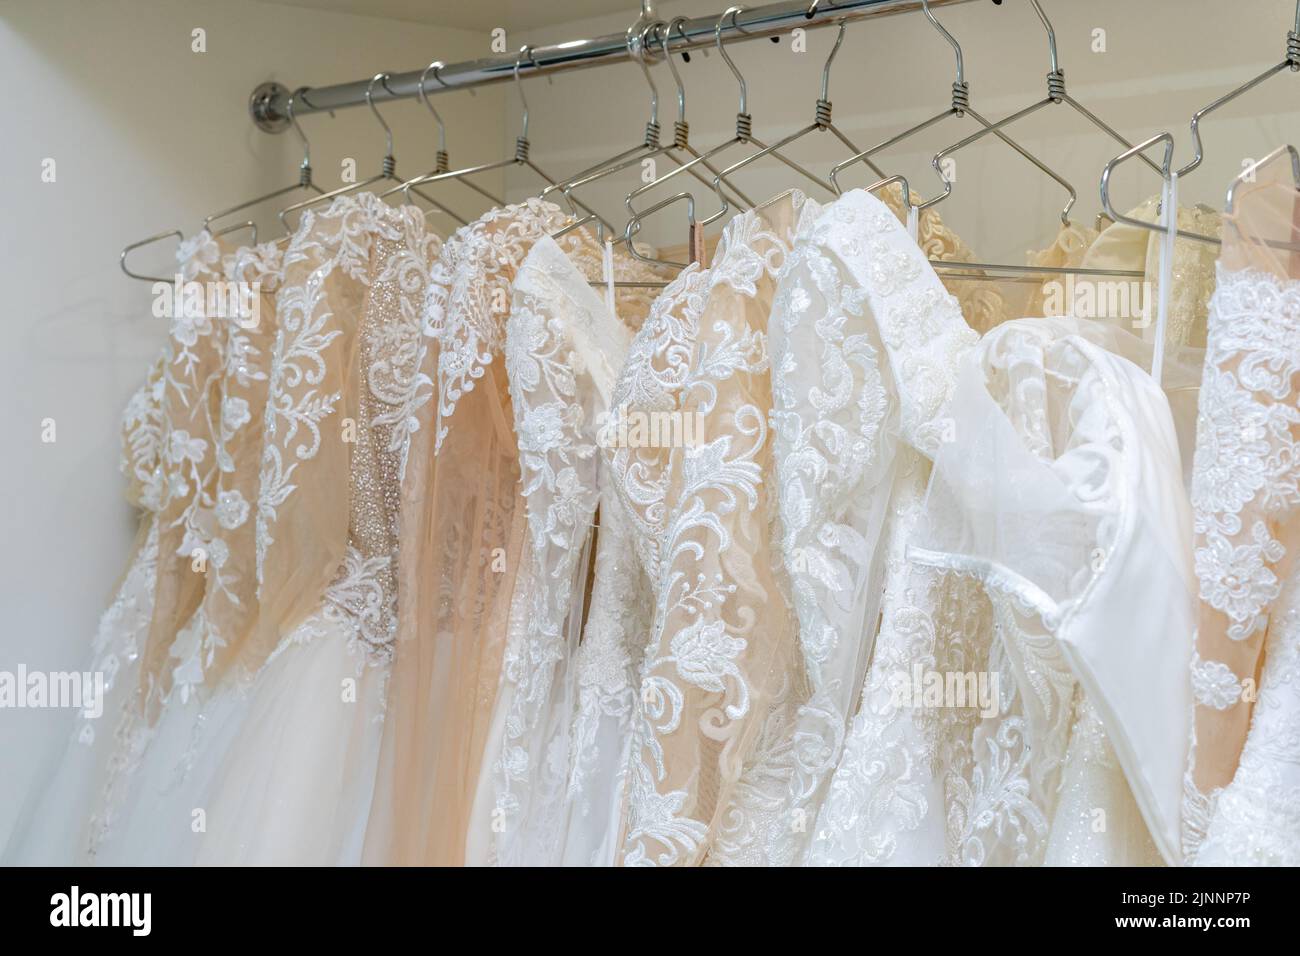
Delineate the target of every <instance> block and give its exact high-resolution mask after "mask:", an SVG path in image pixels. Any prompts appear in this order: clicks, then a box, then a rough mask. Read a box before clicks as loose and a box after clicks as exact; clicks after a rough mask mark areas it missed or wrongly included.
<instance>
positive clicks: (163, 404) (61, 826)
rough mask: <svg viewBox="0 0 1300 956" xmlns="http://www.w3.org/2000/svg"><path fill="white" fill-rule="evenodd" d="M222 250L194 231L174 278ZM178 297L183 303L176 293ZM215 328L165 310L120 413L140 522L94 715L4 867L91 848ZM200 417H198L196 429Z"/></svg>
mask: <svg viewBox="0 0 1300 956" xmlns="http://www.w3.org/2000/svg"><path fill="white" fill-rule="evenodd" d="M222 252H223V250H222V247H221V246H220V245H219V243H218V242H217V240H215V239H213V237H212V236H211V235H210V234H209V233H207V232H200V233H197V234H196V235H194V236H193V237H191V238H190V239H188V240H186V241H184V242H182V243H181V245H180V247H179V248H178V249H177V272H178V274H179V275H181V276H182V279H183V281H185V282H192V281H203V280H205V279H208V278H212V277H214V275H218V274H219V272H220V260H221V257H222ZM214 269H216V270H217V271H216V272H214V271H213V270H214ZM179 299H180V301H181V302H182V303H183V302H184V297H183V294H182V295H181V296H180V297H179ZM175 301H177V297H175V296H174V297H173V302H175ZM222 332H224V326H223V325H222V324H221V323H219V322H218V323H214V322H212V321H210V320H209V319H208V318H207V317H206V316H205V315H202V314H200V313H199V311H198V310H192V309H182V310H180V311H179V312H176V313H175V314H173V315H172V316H171V321H170V326H169V332H168V338H167V342H166V344H165V345H164V348H163V351H162V353H161V354H160V355H159V356H158V357H157V359H155V361H154V363H153V365H152V366H151V368H150V370H149V372H148V374H147V375H146V377H145V381H144V382H143V383H142V384H141V386H140V388H139V389H137V390H136V392H135V394H134V395H133V396H132V397H131V400H130V401H129V402H128V403H127V406H126V409H125V410H124V412H123V415H122V460H121V469H122V473H123V475H124V476H125V477H126V479H127V488H126V497H127V500H128V501H130V502H131V504H132V505H134V506H135V507H136V508H138V509H139V510H140V512H141V516H140V525H139V528H138V530H137V533H136V538H135V541H134V544H133V546H132V551H131V556H130V558H129V560H128V563H127V569H126V572H125V574H124V575H123V577H122V580H121V582H120V583H119V585H118V588H117V592H116V595H115V596H114V598H113V600H112V602H111V603H110V604H109V606H108V609H107V610H106V611H105V612H104V614H103V615H102V616H101V618H100V621H99V626H98V629H97V630H96V633H95V635H94V637H93V639H92V641H91V666H90V670H91V672H92V673H102V674H103V675H104V693H103V697H102V698H101V700H100V701H99V702H98V703H99V711H100V714H101V716H100V717H99V718H96V719H91V718H88V717H85V716H79V717H78V719H77V721H76V725H75V727H74V731H73V733H72V735H71V737H70V739H69V740H68V741H67V744H66V747H65V751H64V753H63V755H62V757H61V758H60V759H59V760H58V762H57V763H56V765H55V770H54V772H53V773H52V775H51V776H50V778H49V779H48V780H47V781H45V782H44V783H42V784H40V785H36V786H33V788H32V791H31V795H30V797H29V799H28V800H27V802H26V804H25V806H24V809H23V811H22V813H21V815H20V816H19V819H18V825H17V826H16V827H15V828H14V829H13V831H12V837H11V840H10V842H9V844H8V845H7V846H6V848H5V852H4V855H3V856H4V862H5V863H6V864H12V863H19V864H43V865H49V864H55V863H57V864H64V865H68V864H72V863H74V862H82V861H84V860H85V859H86V854H87V847H88V846H93V845H94V842H95V836H94V831H95V829H96V827H97V825H99V824H98V821H94V822H92V821H91V817H92V814H94V813H95V810H96V800H97V798H98V797H99V796H100V787H101V786H102V785H103V783H104V782H105V781H106V780H108V779H109V778H110V774H111V772H112V769H111V768H112V767H113V765H114V764H115V763H117V762H119V761H121V759H122V756H121V755H120V753H118V749H117V746H116V741H117V740H118V739H125V738H126V737H127V736H129V734H130V732H131V730H132V729H133V728H134V727H135V726H136V724H137V723H138V722H139V721H140V719H141V711H142V707H141V700H140V698H141V692H140V689H139V688H140V683H141V663H140V662H141V655H142V652H143V651H144V648H145V646H146V643H147V641H148V637H149V632H150V624H151V622H152V621H153V618H154V606H155V596H156V592H157V589H158V578H157V574H158V566H159V538H160V526H161V523H162V522H161V512H162V510H163V508H164V505H171V506H172V507H173V511H184V504H183V503H182V502H183V500H184V499H186V498H187V497H189V496H197V495H198V494H199V493H200V492H201V488H200V487H198V486H197V485H196V483H194V482H191V481H187V480H186V476H185V474H184V473H183V472H181V470H180V467H181V466H184V465H190V466H195V467H197V466H198V465H199V464H200V462H201V461H202V460H203V459H204V458H206V456H207V450H208V444H207V443H206V442H204V443H203V444H200V443H199V442H195V441H193V440H192V437H191V436H190V435H189V433H188V431H186V430H185V429H184V428H183V427H182V425H183V423H184V421H183V417H184V419H185V420H187V419H188V417H189V416H188V412H189V411H190V408H191V406H190V405H189V404H187V400H189V399H193V398H194V397H195V396H197V395H198V394H199V393H200V392H201V391H203V390H204V389H205V388H206V387H207V386H208V385H209V384H210V383H211V375H212V372H213V363H214V362H215V360H216V359H217V357H218V355H219V352H218V348H219V346H217V345H216V344H214V343H211V342H209V341H208V340H209V339H210V338H215V337H216V336H217V335H218V334H220V333H222ZM200 340H203V344H202V347H200V344H199V343H200ZM197 355H201V356H203V357H204V359H205V361H203V362H200V361H199V360H198V358H197ZM196 404H197V403H196ZM206 421H207V420H206V418H203V417H200V418H199V419H198V422H199V424H201V425H206ZM173 436H174V437H173ZM200 441H202V439H200ZM196 459H197V460H196Z"/></svg>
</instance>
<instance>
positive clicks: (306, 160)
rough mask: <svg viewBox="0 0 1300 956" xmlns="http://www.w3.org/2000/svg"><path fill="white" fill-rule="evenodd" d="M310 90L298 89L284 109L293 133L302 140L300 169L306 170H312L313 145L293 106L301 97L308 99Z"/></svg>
mask: <svg viewBox="0 0 1300 956" xmlns="http://www.w3.org/2000/svg"><path fill="white" fill-rule="evenodd" d="M308 89H309V87H306V86H300V87H298V89H296V90H294V91H293V92H292V93H290V94H289V102H288V103H287V104H286V105H285V108H284V111H285V113H286V114H288V116H289V125H290V126H292V127H293V131H294V132H295V133H297V134H298V138H299V139H300V140H302V162H301V163H299V168H300V169H306V170H310V169H311V143H309V142H307V134H306V133H304V132H303V131H302V127H301V126H299V125H298V117H296V116H294V115H293V104H294V100H296V99H297V98H298V97H300V96H301V97H302V98H303V99H304V100H305V99H307V90H308Z"/></svg>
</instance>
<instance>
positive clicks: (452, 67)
mask: <svg viewBox="0 0 1300 956" xmlns="http://www.w3.org/2000/svg"><path fill="white" fill-rule="evenodd" d="M969 2H971V0H930V6H931V8H932V9H935V8H940V7H946V6H954V5H956V4H961V3H969ZM812 8H813V3H812V0H788V2H784V3H769V4H764V5H762V6H755V7H749V8H747V9H745V10H742V11H741V12H740V13H738V14H736V16H735V17H734V19H733V18H732V17H728V18H727V21H726V23H724V24H723V27H722V38H723V40H724V41H726V42H728V43H731V42H734V41H736V40H743V39H756V38H759V37H770V36H775V35H777V34H780V33H785V32H786V31H788V30H791V29H794V28H795V27H804V28H808V27H820V26H826V25H828V24H834V23H838V22H839V21H841V20H845V21H852V20H866V19H871V18H873V17H883V16H890V15H893V14H898V13H910V12H912V11H915V10H920V9H921V3H920V0H841V2H839V3H832V2H828V0H823V2H822V3H819V4H817V5H816V9H814V10H813V12H812V15H811V16H809V10H810V9H812ZM722 15H723V14H722V12H719V13H716V14H712V15H710V16H704V17H692V18H691V19H689V20H687V21H686V22H685V23H684V24H683V25H682V26H683V32H684V34H685V38H683V37H682V34H680V33H678V32H677V31H674V32H673V36H672V49H673V52H674V53H677V52H679V51H682V50H694V49H699V48H702V47H707V46H711V45H712V44H713V41H714V30H715V28H716V27H717V25H718V19H719V18H720V17H721V16H722ZM646 54H647V55H648V56H649V57H652V58H653V57H654V56H655V55H656V54H655V51H654V50H653V49H651V45H650V44H647V49H646ZM631 59H632V54H631V52H630V51H629V50H628V45H627V35H626V34H625V33H611V34H609V35H608V36H603V37H596V38H595V39H590V40H569V41H566V42H564V43H553V44H549V45H547V46H539V47H532V48H529V49H528V53H527V55H526V56H525V57H524V58H523V59H522V60H521V59H520V54H518V53H509V54H503V55H501V56H495V57H487V58H484V59H480V60H467V61H465V62H463V63H449V64H447V66H445V67H443V68H442V69H441V70H438V71H437V79H436V80H435V79H434V78H433V77H432V76H429V77H426V80H425V88H424V89H425V93H426V95H430V96H432V95H433V94H435V93H446V92H449V91H452V90H464V89H470V88H473V87H479V86H485V85H487V84H489V83H501V82H504V81H506V80H509V79H511V78H512V77H513V76H514V74H515V69H516V64H517V65H518V70H519V75H520V76H521V77H528V76H536V75H539V74H547V75H549V74H553V73H560V72H564V71H567V70H574V69H579V68H581V67H587V66H601V65H604V64H608V63H621V62H624V61H630V60H631ZM423 73H424V64H421V66H420V68H419V69H416V70H412V71H410V72H407V73H393V74H391V75H390V76H389V77H388V79H387V81H386V83H384V84H378V85H374V87H373V99H374V101H375V102H376V103H383V102H387V101H391V100H399V99H409V98H411V97H414V96H416V95H417V92H418V90H419V86H420V77H421V75H422V74H423ZM371 85H372V84H371V80H370V77H366V78H365V79H362V80H354V81H352V82H350V83H337V84H334V85H333V86H318V87H311V88H308V92H307V93H306V94H303V95H299V97H298V99H297V100H296V101H295V102H294V107H293V111H294V114H295V115H296V116H300V117H301V116H304V115H306V114H307V113H322V112H329V111H332V110H337V109H343V108H345V107H350V106H363V105H365V102H366V89H367V87H370V86H371ZM291 92H292V91H291V90H289V89H288V88H286V87H284V86H281V85H280V84H278V83H263V84H261V85H259V86H258V87H257V89H255V90H254V91H253V96H252V97H251V99H250V101H249V112H250V113H251V114H252V116H253V122H255V123H256V124H257V126H258V127H259V128H260V129H262V130H265V131H266V132H273V133H278V132H281V131H283V130H284V129H286V128H287V127H288V125H289V118H288V112H287V108H288V103H289V96H290V94H291Z"/></svg>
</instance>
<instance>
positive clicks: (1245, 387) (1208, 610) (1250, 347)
mask: <svg viewBox="0 0 1300 956" xmlns="http://www.w3.org/2000/svg"><path fill="white" fill-rule="evenodd" d="M1258 176H1259V178H1258V181H1256V182H1253V183H1246V184H1242V185H1240V186H1239V187H1238V188H1237V204H1236V213H1235V215H1233V216H1231V217H1230V218H1229V219H1228V224H1227V227H1226V228H1225V230H1224V247H1223V254H1222V258H1221V259H1220V261H1219V266H1218V271H1219V284H1218V288H1217V289H1216V291H1215V293H1214V297H1213V300H1212V302H1211V310H1210V320H1209V329H1208V335H1207V342H1206V360H1205V369H1204V373H1203V377H1202V381H1201V392H1200V405H1199V414H1198V416H1197V448H1196V456H1195V460H1194V465H1193V479H1192V503H1193V507H1194V511H1195V530H1196V550H1195V556H1196V575H1197V579H1198V581H1199V585H1200V613H1199V620H1198V627H1197V634H1196V641H1195V654H1194V656H1193V660H1192V690H1193V694H1194V697H1195V720H1194V738H1193V748H1192V758H1191V766H1190V769H1189V773H1188V780H1187V787H1186V802H1185V805H1184V841H1185V843H1186V845H1187V849H1188V851H1189V853H1191V854H1194V853H1195V852H1196V850H1197V848H1198V846H1199V845H1200V843H1201V841H1202V839H1204V837H1205V831H1206V828H1207V827H1208V825H1209V823H1210V819H1211V817H1212V816H1213V813H1214V801H1215V799H1216V798H1217V796H1218V794H1219V792H1220V791H1221V790H1222V789H1223V788H1224V787H1225V786H1227V785H1228V783H1229V782H1230V781H1231V780H1232V779H1233V775H1234V772H1235V771H1236V769H1237V766H1238V760H1239V758H1240V756H1241V753H1242V747H1243V744H1244V742H1245V740H1246V736H1247V732H1248V729H1249V728H1250V724H1251V717H1252V710H1253V706H1254V702H1255V700H1256V696H1257V690H1258V687H1259V681H1260V676H1261V675H1260V672H1261V667H1262V664H1263V661H1264V655H1263V648H1264V642H1265V637H1266V635H1267V634H1268V633H1269V630H1270V627H1272V626H1273V623H1274V622H1273V618H1272V612H1273V609H1274V605H1275V603H1276V602H1277V600H1278V598H1279V596H1280V594H1281V593H1282V587H1283V582H1284V581H1285V580H1286V577H1287V574H1288V573H1289V569H1290V568H1291V567H1292V566H1293V564H1294V551H1295V547H1296V545H1297V544H1298V543H1300V542H1297V541H1296V540H1294V537H1295V533H1294V531H1293V530H1291V531H1289V530H1288V528H1289V527H1290V525H1289V523H1288V519H1289V518H1290V516H1291V515H1293V513H1294V511H1295V509H1296V506H1297V504H1300V491H1298V490H1297V489H1298V488H1300V484H1298V482H1300V468H1298V467H1297V462H1300V407H1297V406H1298V398H1297V396H1298V395H1300V378H1298V376H1300V318H1298V317H1300V288H1298V287H1297V284H1296V281H1295V280H1296V279H1297V278H1298V277H1300V257H1297V254H1296V253H1294V252H1290V253H1288V252H1286V251H1285V250H1284V249H1279V248H1276V247H1274V246H1272V245H1269V244H1268V243H1269V241H1276V242H1278V243H1283V244H1294V242H1295V240H1296V237H1297V234H1298V230H1297V226H1296V223H1297V220H1298V217H1297V211H1298V209H1300V206H1298V204H1297V200H1296V187H1295V184H1294V183H1293V182H1291V180H1290V168H1289V166H1288V165H1287V164H1286V163H1284V162H1278V163H1275V164H1272V166H1271V168H1265V169H1264V170H1261V171H1260V172H1259V174H1258Z"/></svg>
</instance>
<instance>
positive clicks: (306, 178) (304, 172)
mask: <svg viewBox="0 0 1300 956" xmlns="http://www.w3.org/2000/svg"><path fill="white" fill-rule="evenodd" d="M299 97H302V99H304V100H306V99H307V87H305V86H304V87H299V88H298V89H297V90H294V92H293V94H292V95H290V97H289V102H288V104H287V105H286V107H285V112H286V113H287V114H288V116H289V125H290V126H292V127H293V131H294V132H295V133H297V134H298V138H299V139H300V140H302V162H301V163H299V164H298V181H297V182H296V183H294V184H293V185H291V186H285V187H283V188H281V189H276V190H273V191H272V192H269V193H267V194H266V195H264V196H258V197H257V198H256V199H250V200H248V201H247V202H242V203H240V204H239V205H237V206H231V207H230V208H229V209H223V210H221V212H214V213H213V214H212V215H210V216H208V218H206V219H204V220H203V228H204V229H208V228H209V227H210V226H211V225H212V223H213V222H214V221H215V220H217V219H224V218H225V217H226V216H229V215H230V214H231V213H234V212H238V211H239V210H241V209H247V208H249V207H250V206H256V205H259V204H260V203H264V202H266V201H267V200H268V199H275V198H277V197H279V196H283V195H285V194H287V193H291V192H294V191H295V190H298V189H303V190H308V191H310V192H314V193H315V194H316V195H318V196H319V195H321V194H322V192H323V190H322V189H321V188H320V187H319V186H317V185H316V184H315V183H313V182H312V178H311V143H309V142H308V141H307V136H306V134H305V133H303V131H302V127H301V126H299V125H298V118H297V117H296V116H294V114H293V105H294V102H295V101H296V100H297V99H298V98H299ZM309 105H310V101H309ZM253 242H254V243H256V242H257V236H256V233H254V236H253Z"/></svg>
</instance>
